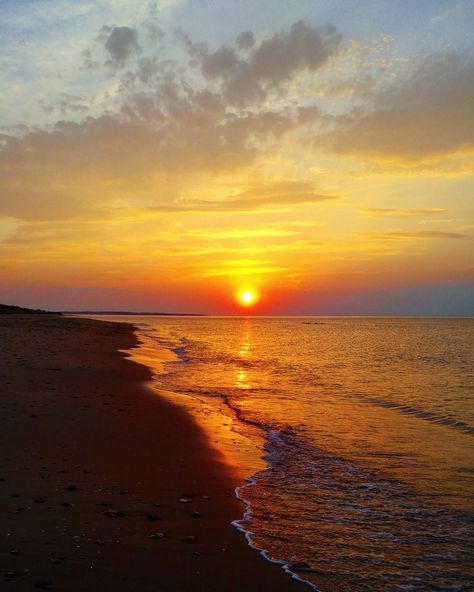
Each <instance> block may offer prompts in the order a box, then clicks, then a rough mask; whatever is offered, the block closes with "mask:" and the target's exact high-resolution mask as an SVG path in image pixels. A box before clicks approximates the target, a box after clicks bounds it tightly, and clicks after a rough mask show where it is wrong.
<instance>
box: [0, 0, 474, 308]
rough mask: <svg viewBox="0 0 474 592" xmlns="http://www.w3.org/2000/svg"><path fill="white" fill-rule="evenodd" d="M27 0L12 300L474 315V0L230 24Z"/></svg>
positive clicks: (15, 157) (172, 10)
mask: <svg viewBox="0 0 474 592" xmlns="http://www.w3.org/2000/svg"><path fill="white" fill-rule="evenodd" d="M26 4H28V3H25V6H24V7H23V8H22V7H21V6H19V5H18V4H17V3H10V2H7V3H6V7H4V8H3V9H2V10H4V12H5V14H3V16H5V17H8V18H9V19H10V22H11V26H12V31H14V32H15V35H16V36H15V35H13V33H11V39H10V42H9V44H8V47H7V48H6V50H5V51H4V52H3V54H4V58H3V59H4V68H3V73H2V77H3V81H2V82H3V84H2V87H3V88H5V89H6V90H5V92H3V94H1V95H0V106H2V112H3V116H2V117H3V121H2V130H3V135H2V136H1V137H0V173H1V178H2V184H1V187H0V274H1V276H0V280H1V281H0V301H5V302H10V303H17V304H23V305H35V306H43V307H46V308H61V309H77V308H79V309H117V308H120V309H128V310H165V311H171V312H176V311H196V312H206V313H213V312H214V313H219V314H220V313H236V312H239V311H240V310H241V308H240V307H239V305H238V301H237V299H236V297H235V295H236V293H237V292H239V291H242V290H250V291H255V292H256V293H258V295H259V298H258V302H257V303H256V305H255V307H252V308H251V309H246V310H247V311H248V310H252V311H253V312H256V313H260V314H283V313H289V314H291V313H314V314H326V313H338V314H345V313H346V314H351V313H354V314H358V313H361V314H365V313H370V311H371V310H373V311H375V312H377V313H379V314H390V313H410V312H413V313H414V314H421V313H423V312H426V313H427V314H431V313H441V314H442V313H446V314H448V313H449V314H455V313H456V312H459V313H460V314H461V313H462V314H467V313H468V312H469V311H471V312H472V310H471V309H470V308H469V307H470V306H472V305H470V304H469V303H470V302H471V297H472V295H473V292H472V284H473V282H472V274H473V268H474V266H473V260H472V253H473V242H472V235H473V222H472V220H473V216H472V215H473V199H472V192H473V185H474V184H473V171H474V167H473V162H474V159H473V156H474V128H473V124H472V122H473V121H474V118H473V115H474V114H473V105H474V56H473V54H472V51H471V50H470V49H467V48H466V47H467V45H466V44H467V43H468V41H467V39H468V37H469V34H468V30H467V28H466V26H465V25H463V24H462V23H464V22H465V21H466V20H467V21H468V20H469V19H467V16H469V15H470V16H471V17H472V15H473V14H472V13H473V9H472V6H470V5H469V4H463V3H460V4H459V5H458V4H456V7H457V8H456V10H454V7H453V10H452V11H451V12H450V13H449V14H445V13H444V12H443V11H439V10H438V9H437V7H436V3H431V4H424V3H421V4H420V12H419V13H418V14H417V15H416V18H414V19H411V18H410V14H409V13H408V11H407V10H406V9H403V10H402V8H400V7H398V8H396V7H395V6H394V4H393V3H387V2H380V3H379V5H380V13H379V16H378V17H377V18H375V17H374V20H373V24H372V25H371V27H369V28H367V27H366V26H365V25H364V22H365V21H364V19H363V18H362V17H363V14H362V12H358V7H360V6H361V3H356V4H354V3H351V2H348V3H347V12H348V14H345V15H342V14H340V13H337V12H334V11H332V12H331V9H329V8H327V4H326V3H324V2H321V3H309V4H308V3H307V2H304V1H301V2H295V3H294V6H293V5H292V8H291V9H287V8H285V6H286V5H284V4H281V5H280V3H279V2H276V3H275V4H274V5H273V6H274V7H275V18H274V20H273V21H271V22H268V19H267V20H265V19H264V18H263V16H264V15H265V11H264V4H265V3H262V5H261V6H260V8H259V9H258V10H257V8H255V7H251V6H250V5H249V13H248V15H247V18H245V17H244V16H243V15H240V14H239V15H237V13H235V12H232V9H231V6H230V4H231V3H228V4H225V3H224V4H223V6H224V5H225V8H226V10H225V11H224V12H223V13H222V14H224V17H223V20H222V24H221V29H220V30H219V32H215V31H214V33H212V31H213V29H212V26H213V25H216V24H217V20H216V19H217V14H218V7H215V12H213V11H212V10H210V9H209V7H206V8H201V9H200V8H199V4H198V3H193V2H184V1H183V2H171V1H170V2H162V3H155V4H153V3H152V4H149V3H143V5H142V4H140V3H138V5H137V4H136V3H127V2H120V3H116V2H104V3H103V10H102V11H99V10H98V9H96V8H93V7H91V6H90V5H88V4H87V3H85V2H84V3H83V2H78V3H77V4H75V11H76V12H75V13H74V14H72V13H71V14H69V13H68V12H67V11H68V10H69V9H70V8H69V9H67V8H65V5H64V4H63V3H61V2H59V1H56V0H55V1H54V2H52V3H44V4H42V3H38V4H36V5H35V6H34V7H32V6H30V7H29V9H30V10H29V11H28V10H27V9H26V8H27V7H26ZM119 4H120V6H118V5H119ZM362 4H363V3H362ZM47 5H48V8H47ZM461 5H462V6H461ZM153 6H154V8H153ZM421 6H423V10H421ZM201 7H202V5H201ZM310 7H311V9H310ZM52 8H55V10H53V9H52ZM186 9H187V14H193V15H195V19H197V21H196V22H197V23H201V27H200V30H201V31H202V32H203V34H201V35H200V34H199V27H198V25H197V24H196V25H192V24H189V27H188V29H186V27H185V26H184V23H185V19H184V16H183V15H185V14H186ZM252 11H253V12H252ZM351 11H352V13H351ZM267 14H268V13H267ZM351 14H352V17H353V18H352V19H351ZM183 19H184V20H183ZM199 19H200V20H199ZM191 21H192V19H191ZM188 22H189V21H188ZM192 22H193V21H192ZM46 23H47V24H46ZM55 23H56V26H55ZM79 23H83V26H82V27H79V26H78V24H79ZM111 23H117V24H116V25H113V24H111ZM410 32H411V35H410V34H409V33H410ZM25 39H26V40H27V42H26V44H25V43H24V40H25ZM21 40H23V41H21ZM447 43H449V44H450V49H449V50H447V49H446V44H447ZM5 53H6V54H7V55H5ZM32 96H34V97H35V100H34V102H31V97H32ZM371 307H372V308H371Z"/></svg>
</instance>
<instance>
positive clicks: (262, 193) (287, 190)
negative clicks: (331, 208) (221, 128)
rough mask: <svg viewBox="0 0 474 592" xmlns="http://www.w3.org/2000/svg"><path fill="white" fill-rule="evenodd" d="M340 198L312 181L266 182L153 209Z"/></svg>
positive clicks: (219, 208)
mask: <svg viewBox="0 0 474 592" xmlns="http://www.w3.org/2000/svg"><path fill="white" fill-rule="evenodd" d="M334 199H338V197H337V196H335V195H326V194H322V193H319V192H317V191H316V190H315V189H314V187H313V186H312V185H311V184H310V183H303V182H297V181H294V182H288V181H287V182H282V183H263V184H262V185H257V186H255V187H252V188H250V189H247V190H245V191H241V192H240V193H237V194H233V195H231V196H228V197H226V198H224V199H222V198H220V199H219V200H200V199H195V200H188V201H185V202H178V203H176V204H175V205H168V206H167V205H164V206H157V207H155V208H152V209H153V210H155V211H168V212H245V211H249V210H250V211H254V210H260V209H264V208H270V207H281V206H295V205H305V204H315V203H320V202H325V201H329V200H334Z"/></svg>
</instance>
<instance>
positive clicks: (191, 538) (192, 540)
mask: <svg viewBox="0 0 474 592" xmlns="http://www.w3.org/2000/svg"><path fill="white" fill-rule="evenodd" d="M197 540H198V539H197V536H194V535H193V534H189V535H188V536H185V537H184V539H183V541H184V542H185V543H197Z"/></svg>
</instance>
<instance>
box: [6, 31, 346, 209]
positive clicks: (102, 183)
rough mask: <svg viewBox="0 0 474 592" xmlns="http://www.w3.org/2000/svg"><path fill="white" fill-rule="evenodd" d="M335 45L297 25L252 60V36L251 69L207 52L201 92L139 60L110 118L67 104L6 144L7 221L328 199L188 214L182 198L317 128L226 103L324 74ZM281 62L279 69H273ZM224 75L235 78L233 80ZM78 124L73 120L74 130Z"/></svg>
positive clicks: (122, 59) (107, 38)
mask: <svg viewBox="0 0 474 592" xmlns="http://www.w3.org/2000/svg"><path fill="white" fill-rule="evenodd" d="M101 35H102V38H103V42H104V45H105V48H106V49H107V51H108V53H109V55H110V60H109V61H111V62H113V63H114V64H115V65H116V66H117V68H118V69H120V67H121V66H123V65H125V63H126V62H127V60H130V61H131V56H132V54H135V53H136V52H137V51H138V49H139V45H138V33H137V30H135V29H131V28H129V27H105V28H103V29H102V33H101ZM339 38H340V36H339V35H338V34H337V33H336V31H335V29H334V28H332V27H326V28H320V29H314V28H311V27H309V26H307V25H304V24H303V23H297V24H295V25H294V26H293V27H292V28H291V29H290V31H288V32H283V33H278V34H276V35H274V36H272V37H269V38H268V39H264V40H262V41H260V43H259V44H256V45H254V46H253V49H251V48H250V46H251V41H252V39H251V36H250V35H249V34H248V33H245V34H243V35H242V36H239V41H238V42H237V43H238V46H239V47H242V44H243V45H245V46H246V47H247V51H248V58H247V59H246V60H245V59H244V58H242V57H241V56H240V55H239V56H238V57H236V58H235V59H236V60H237V61H236V62H235V63H234V61H233V59H234V58H233V56H234V55H235V56H237V53H235V52H236V51H237V49H236V48H233V49H232V50H229V51H227V50H224V49H222V50H218V51H217V52H215V54H212V55H211V54H209V52H207V50H206V51H204V50H203V51H202V52H201V54H200V55H201V57H202V59H203V60H204V61H205V62H206V64H207V66H206V68H207V69H206V68H205V67H204V61H201V63H200V68H201V69H202V71H203V72H205V73H204V74H203V78H202V80H201V83H199V84H197V83H196V82H195V76H196V71H187V70H183V69H182V68H180V66H179V64H178V63H177V62H175V61H174V60H172V59H166V56H162V57H158V56H156V55H141V56H140V57H138V56H135V58H134V59H133V61H131V63H130V64H128V67H127V71H126V73H125V74H124V73H123V72H121V73H119V72H118V70H117V69H116V70H115V71H114V72H112V76H116V77H118V80H117V79H116V82H117V84H118V87H117V91H116V93H115V96H114V103H112V104H111V107H114V108H111V109H108V110H104V111H103V112H102V113H101V114H99V115H96V116H92V115H90V116H88V117H83V118H82V119H80V117H81V114H82V113H83V111H84V109H85V100H84V99H83V98H82V97H78V96H76V95H72V94H63V95H62V97H59V99H58V102H57V103H56V104H54V105H52V106H51V108H52V109H53V108H54V109H59V110H60V111H61V112H62V114H63V116H64V117H65V119H64V120H60V121H57V122H56V123H55V124H53V125H51V126H49V127H47V128H43V129H42V128H24V129H23V130H22V133H10V134H4V135H3V136H2V137H1V138H0V175H1V177H2V188H1V190H0V215H5V216H11V217H16V218H19V219H24V220H48V219H51V220H55V219H56V220H59V219H67V218H68V217H74V218H84V219H85V218H89V219H96V218H97V216H100V215H105V212H107V211H111V209H110V206H111V204H116V203H117V201H118V202H119V205H120V206H122V207H123V206H125V207H139V208H142V207H150V208H153V207H156V208H158V209H160V208H161V209H162V210H163V211H166V209H167V208H168V209H169V211H173V210H174V211H179V210H181V209H183V208H184V209H188V210H189V209H193V210H200V211H206V209H207V210H213V211H219V210H220V211H232V210H242V209H245V208H262V207H266V206H269V205H272V204H279V205H282V204H287V205H288V204H292V203H316V202H319V201H323V200H327V199H331V197H330V196H326V195H323V194H319V193H318V192H317V191H315V190H314V189H313V188H312V187H310V186H309V185H308V186H303V185H300V186H297V185H293V186H288V187H287V188H286V189H285V190H283V189H282V188H276V187H273V188H271V187H269V186H266V187H264V193H262V194H261V195H252V194H250V193H249V194H247V195H245V194H242V195H239V196H234V197H229V198H228V199H224V200H222V202H223V203H222V204H220V203H218V202H216V203H214V202H212V201H211V200H207V199H202V200H200V201H196V202H194V203H191V204H188V203H186V204H183V203H182V200H180V188H182V187H184V186H185V185H186V183H191V184H192V183H193V180H194V179H193V176H195V175H201V176H202V175H204V174H210V175H215V174H228V173H230V172H232V171H236V170H240V171H242V170H243V169H245V168H246V167H249V166H250V165H252V164H253V163H254V162H255V160H256V159H257V158H258V157H259V155H260V154H261V153H262V152H265V151H266V149H267V148H268V146H269V145H272V144H274V142H275V140H277V139H279V138H281V137H282V136H284V135H285V134H288V133H290V132H292V131H294V130H298V129H301V128H303V127H304V126H306V125H308V124H310V123H311V122H312V121H315V120H317V119H318V118H319V117H320V112H319V110H318V109H317V108H316V107H314V106H306V105H299V104H298V103H296V104H295V103H292V104H291V105H284V106H281V105H275V106H274V107H273V108H270V107H268V106H267V105H260V104H258V105H255V106H253V107H252V108H249V106H246V107H235V106H232V105H233V104H232V101H230V100H229V98H228V96H227V95H226V93H227V90H228V89H227V87H226V84H227V82H229V81H230V80H231V78H232V79H233V80H234V81H235V80H236V77H235V76H240V75H241V74H243V72H244V70H245V72H246V73H245V76H247V77H248V76H250V78H252V80H253V83H254V84H255V85H257V86H259V88H261V89H262V90H265V89H267V88H269V86H272V85H273V86H279V85H280V84H281V83H283V81H287V80H289V79H290V78H291V76H292V75H293V74H295V73H297V72H298V71H300V70H301V69H314V68H317V67H318V66H319V65H320V64H321V63H322V62H323V61H324V60H325V59H326V58H327V56H328V55H329V54H330V52H331V51H335V48H336V46H337V44H338V42H339ZM193 47H194V50H195V47H196V45H194V46H193ZM236 47H237V46H236ZM195 51H196V50H195ZM239 51H240V50H239ZM273 51H275V52H276V53H277V54H278V56H279V58H278V64H277V63H272V60H273V57H272V56H273ZM245 64H246V65H245ZM228 71H234V74H235V76H234V75H231V77H230V78H229V77H228V76H227V74H226V72H228ZM94 75H96V74H94ZM209 78H212V79H214V78H217V79H219V80H220V81H221V82H222V84H223V85H224V86H219V84H218V85H217V86H215V85H214V84H212V83H211V82H209ZM250 78H248V81H249V83H250ZM252 92H253V91H252ZM48 108H49V107H48ZM71 112H72V113H73V114H74V117H69V119H66V117H67V116H68V114H69V113H71ZM173 188H175V189H173ZM117 196H118V197H117Z"/></svg>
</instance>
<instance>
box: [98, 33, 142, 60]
mask: <svg viewBox="0 0 474 592" xmlns="http://www.w3.org/2000/svg"><path fill="white" fill-rule="evenodd" d="M102 35H103V37H104V47H105V49H106V51H107V52H108V53H109V55H110V62H111V63H112V64H113V65H114V66H117V67H122V66H124V65H125V63H126V62H127V60H128V58H129V57H130V56H131V55H132V54H134V53H135V52H137V51H139V49H140V45H139V44H138V32H137V31H136V29H131V28H130V27H104V28H103V29H102Z"/></svg>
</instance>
